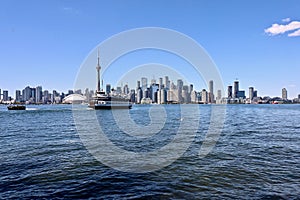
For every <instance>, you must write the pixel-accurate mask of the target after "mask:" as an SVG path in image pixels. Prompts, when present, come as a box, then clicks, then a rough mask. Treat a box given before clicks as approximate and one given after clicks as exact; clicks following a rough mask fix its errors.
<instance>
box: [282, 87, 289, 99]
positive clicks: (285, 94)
mask: <svg viewBox="0 0 300 200" xmlns="http://www.w3.org/2000/svg"><path fill="white" fill-rule="evenodd" d="M282 99H284V100H287V99H288V94H287V90H286V88H283V89H282Z"/></svg>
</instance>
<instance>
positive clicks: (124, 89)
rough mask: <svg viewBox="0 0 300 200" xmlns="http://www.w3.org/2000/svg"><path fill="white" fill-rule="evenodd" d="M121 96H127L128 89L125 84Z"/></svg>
mask: <svg viewBox="0 0 300 200" xmlns="http://www.w3.org/2000/svg"><path fill="white" fill-rule="evenodd" d="M123 94H129V87H128V85H127V84H125V85H124V87H123Z"/></svg>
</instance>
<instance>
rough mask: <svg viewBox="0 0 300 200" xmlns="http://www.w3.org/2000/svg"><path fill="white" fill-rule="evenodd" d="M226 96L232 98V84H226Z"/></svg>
mask: <svg viewBox="0 0 300 200" xmlns="http://www.w3.org/2000/svg"><path fill="white" fill-rule="evenodd" d="M227 97H228V98H229V99H231V98H233V95H232V86H231V85H230V86H228V89H227Z"/></svg>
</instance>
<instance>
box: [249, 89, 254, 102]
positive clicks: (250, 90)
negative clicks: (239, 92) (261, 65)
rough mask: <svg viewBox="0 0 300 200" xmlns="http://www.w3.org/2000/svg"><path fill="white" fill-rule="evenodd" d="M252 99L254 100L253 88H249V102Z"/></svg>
mask: <svg viewBox="0 0 300 200" xmlns="http://www.w3.org/2000/svg"><path fill="white" fill-rule="evenodd" d="M253 98H254V88H253V87H249V99H250V101H251V100H253Z"/></svg>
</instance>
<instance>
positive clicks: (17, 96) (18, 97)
mask: <svg viewBox="0 0 300 200" xmlns="http://www.w3.org/2000/svg"><path fill="white" fill-rule="evenodd" d="M21 97H22V96H21V91H20V90H16V99H15V100H16V102H21V100H22V99H21Z"/></svg>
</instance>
